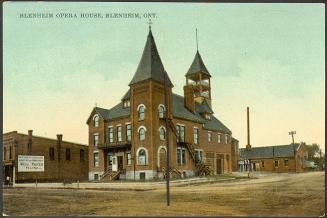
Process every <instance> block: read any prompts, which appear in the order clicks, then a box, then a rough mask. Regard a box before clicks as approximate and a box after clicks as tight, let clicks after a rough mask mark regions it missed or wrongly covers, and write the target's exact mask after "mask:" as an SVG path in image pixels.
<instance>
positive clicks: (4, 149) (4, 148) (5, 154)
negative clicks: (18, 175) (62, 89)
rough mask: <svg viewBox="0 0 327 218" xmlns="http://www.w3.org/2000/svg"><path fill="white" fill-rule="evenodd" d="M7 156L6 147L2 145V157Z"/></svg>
mask: <svg viewBox="0 0 327 218" xmlns="http://www.w3.org/2000/svg"><path fill="white" fill-rule="evenodd" d="M6 158H7V147H3V159H4V160H6Z"/></svg>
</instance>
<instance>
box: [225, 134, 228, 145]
mask: <svg viewBox="0 0 327 218" xmlns="http://www.w3.org/2000/svg"><path fill="white" fill-rule="evenodd" d="M225 144H228V135H227V134H226V135H225Z"/></svg>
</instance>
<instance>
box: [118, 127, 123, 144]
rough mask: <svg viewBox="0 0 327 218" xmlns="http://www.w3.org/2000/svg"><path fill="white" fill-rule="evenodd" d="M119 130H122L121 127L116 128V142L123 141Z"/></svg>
mask: <svg viewBox="0 0 327 218" xmlns="http://www.w3.org/2000/svg"><path fill="white" fill-rule="evenodd" d="M121 130H122V127H121V126H118V127H117V141H118V142H121V141H123V139H122V134H121Z"/></svg>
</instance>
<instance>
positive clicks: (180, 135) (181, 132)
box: [176, 125, 185, 142]
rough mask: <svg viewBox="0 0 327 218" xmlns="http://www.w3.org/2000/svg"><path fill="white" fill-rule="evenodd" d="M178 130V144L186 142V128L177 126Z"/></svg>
mask: <svg viewBox="0 0 327 218" xmlns="http://www.w3.org/2000/svg"><path fill="white" fill-rule="evenodd" d="M176 129H177V142H184V141H185V126H181V125H176Z"/></svg>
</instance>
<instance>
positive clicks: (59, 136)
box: [57, 134, 62, 160]
mask: <svg viewBox="0 0 327 218" xmlns="http://www.w3.org/2000/svg"><path fill="white" fill-rule="evenodd" d="M61 145H62V134H57V151H58V160H60V159H61V155H60V154H61Z"/></svg>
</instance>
